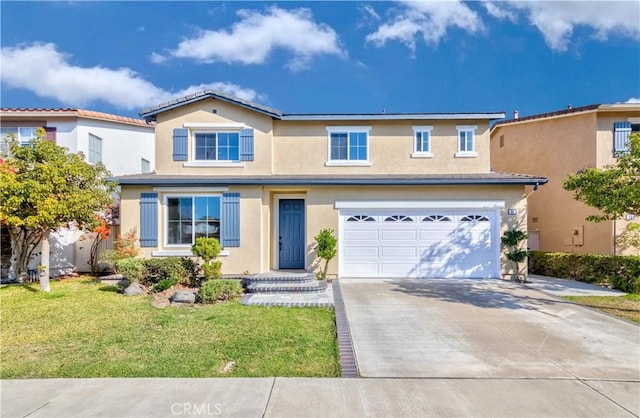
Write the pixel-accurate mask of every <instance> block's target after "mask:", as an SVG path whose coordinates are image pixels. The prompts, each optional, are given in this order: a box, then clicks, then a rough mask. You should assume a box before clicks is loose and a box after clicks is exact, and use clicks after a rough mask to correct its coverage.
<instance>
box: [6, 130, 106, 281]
mask: <svg viewBox="0 0 640 418" xmlns="http://www.w3.org/2000/svg"><path fill="white" fill-rule="evenodd" d="M8 144H9V148H8V153H7V155H5V156H3V158H4V160H3V162H2V163H1V164H0V184H1V185H2V187H0V222H2V223H4V224H5V225H7V227H8V229H9V236H10V237H11V242H12V250H13V254H12V257H11V259H12V265H13V268H14V271H16V272H17V273H18V274H20V275H21V276H22V275H24V274H26V272H27V268H28V264H29V260H30V258H31V256H32V254H33V251H34V249H35V248H36V247H37V246H38V245H39V244H40V243H42V262H41V265H42V269H41V274H40V289H41V290H43V291H49V234H50V233H51V231H53V230H56V229H58V228H61V227H65V226H69V225H72V224H73V225H75V226H77V227H78V228H80V229H89V230H93V229H94V228H95V227H96V226H97V225H98V224H99V222H98V220H97V219H96V218H95V213H98V212H100V211H102V210H104V209H105V208H106V207H108V206H109V204H111V203H112V202H113V198H112V197H111V193H112V191H113V190H114V185H113V184H111V183H109V182H108V181H107V178H108V177H109V176H110V173H109V172H108V171H107V169H106V168H105V167H104V165H103V164H102V163H97V164H89V163H87V162H85V161H84V155H83V154H82V153H79V154H73V153H70V152H69V150H68V149H66V148H64V147H61V146H58V145H56V144H55V142H53V141H48V140H47V139H46V138H45V132H44V129H38V132H37V138H36V139H34V140H32V141H31V144H30V145H29V146H21V144H20V143H19V142H18V141H16V140H15V138H13V137H12V136H10V137H9V138H8Z"/></svg>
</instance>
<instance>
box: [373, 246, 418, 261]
mask: <svg viewBox="0 0 640 418" xmlns="http://www.w3.org/2000/svg"><path fill="white" fill-rule="evenodd" d="M381 256H382V257H410V258H411V259H415V258H416V257H417V256H418V249H417V248H416V247H415V246H411V247H408V246H405V247H402V246H394V247H387V246H384V247H382V248H381Z"/></svg>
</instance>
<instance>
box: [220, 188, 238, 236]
mask: <svg viewBox="0 0 640 418" xmlns="http://www.w3.org/2000/svg"><path fill="white" fill-rule="evenodd" d="M221 217H222V220H221V223H222V225H221V230H220V241H221V242H220V243H221V244H222V246H223V247H239V246H240V193H224V194H223V195H222V216H221Z"/></svg>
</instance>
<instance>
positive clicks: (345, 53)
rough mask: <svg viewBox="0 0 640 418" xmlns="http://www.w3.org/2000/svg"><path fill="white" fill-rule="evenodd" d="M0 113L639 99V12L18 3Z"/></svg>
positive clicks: (4, 12) (482, 105)
mask: <svg viewBox="0 0 640 418" xmlns="http://www.w3.org/2000/svg"><path fill="white" fill-rule="evenodd" d="M0 12H1V22H0V23H1V33H0V35H1V38H0V39H1V45H2V56H1V61H0V65H1V71H2V72H1V76H0V77H1V81H2V83H1V92H0V93H1V97H0V103H1V105H2V107H81V108H86V109H91V110H98V111H104V112H108V113H114V114H119V115H125V116H137V114H138V112H139V111H140V110H141V109H142V108H145V107H148V106H152V105H155V104H159V103H162V102H165V101H167V100H170V99H171V98H174V97H180V96H182V95H184V94H186V93H189V92H193V91H197V90H201V89H204V88H214V89H218V90H222V91H225V92H227V93H229V94H233V95H237V96H239V97H242V98H244V99H248V100H254V101H257V102H259V103H262V104H265V105H268V106H272V107H275V108H277V109H279V110H282V111H284V112H287V113H322V112H348V113H357V112H362V113H369V112H381V111H383V109H384V111H386V112H476V111H487V112H488V111H506V112H508V115H511V112H512V111H513V110H515V109H518V110H519V111H520V114H521V116H524V115H528V114H534V113H540V112H547V111H553V110H558V109H562V108H565V107H566V106H567V105H569V104H571V105H573V106H574V107H575V106H580V105H585V104H592V103H616V102H627V101H640V2H639V1H637V0H635V1H622V2H614V1H600V2H596V1H569V2H558V1H524V2H523V1H520V2H515V1H499V2H497V1H494V2H487V1H484V2H460V1H445V2H433V1H422V2H405V1H398V2H377V1H373V2H268V3H267V2H126V3H125V2H81V1H80V2H7V1H3V2H2V3H1V4H0Z"/></svg>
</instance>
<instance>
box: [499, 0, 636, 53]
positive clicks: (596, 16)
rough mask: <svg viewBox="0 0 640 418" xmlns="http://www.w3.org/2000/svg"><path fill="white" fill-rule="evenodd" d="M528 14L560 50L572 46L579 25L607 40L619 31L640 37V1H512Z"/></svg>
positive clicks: (512, 3)
mask: <svg viewBox="0 0 640 418" xmlns="http://www.w3.org/2000/svg"><path fill="white" fill-rule="evenodd" d="M505 3H509V4H510V5H511V6H513V7H514V8H516V9H518V10H519V11H521V12H522V13H524V14H526V15H527V18H528V19H529V22H530V23H531V24H532V25H533V26H535V27H536V28H537V29H538V30H540V32H542V35H543V36H544V39H545V42H546V43H547V45H548V46H549V47H550V48H551V49H553V50H555V51H559V52H564V51H566V50H567V49H568V48H569V45H570V43H571V36H572V34H573V31H574V29H575V28H576V27H587V28H590V29H592V30H593V31H594V37H595V38H596V39H598V40H600V41H605V40H606V39H607V38H608V37H609V35H611V34H618V35H622V36H626V37H630V38H633V39H637V40H640V23H639V22H640V21H639V20H638V17H639V16H640V2H638V1H509V2H505Z"/></svg>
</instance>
